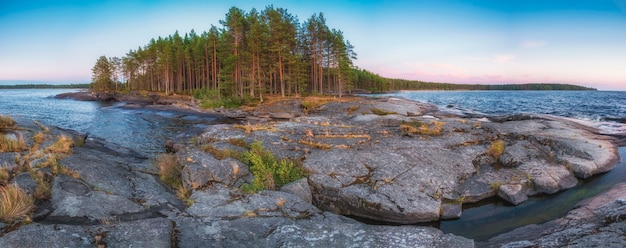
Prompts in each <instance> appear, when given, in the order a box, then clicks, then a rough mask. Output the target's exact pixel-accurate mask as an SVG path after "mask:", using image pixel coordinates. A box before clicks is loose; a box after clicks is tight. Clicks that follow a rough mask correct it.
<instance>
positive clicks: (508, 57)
mask: <svg viewBox="0 0 626 248" xmlns="http://www.w3.org/2000/svg"><path fill="white" fill-rule="evenodd" d="M516 59H517V56H515V54H496V55H493V56H492V57H491V61H492V62H495V63H498V64H507V63H509V62H512V61H515V60H516Z"/></svg>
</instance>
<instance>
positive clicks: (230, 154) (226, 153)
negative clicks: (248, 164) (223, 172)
mask: <svg viewBox="0 0 626 248" xmlns="http://www.w3.org/2000/svg"><path fill="white" fill-rule="evenodd" d="M202 150H203V151H205V152H207V153H208V154H211V155H213V157H215V158H216V159H218V160H224V159H226V158H234V159H237V160H240V159H241V157H242V156H243V155H242V152H238V151H235V150H232V149H224V150H220V149H217V148H215V147H213V146H212V145H205V146H203V147H202Z"/></svg>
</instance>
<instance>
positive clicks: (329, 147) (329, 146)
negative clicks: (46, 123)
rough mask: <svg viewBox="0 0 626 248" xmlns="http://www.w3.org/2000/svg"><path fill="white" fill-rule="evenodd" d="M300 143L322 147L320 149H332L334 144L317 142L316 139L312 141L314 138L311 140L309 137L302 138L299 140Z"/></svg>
mask: <svg viewBox="0 0 626 248" xmlns="http://www.w3.org/2000/svg"><path fill="white" fill-rule="evenodd" d="M298 143H299V144H302V145H306V146H310V147H313V148H317V149H320V150H330V149H331V148H333V146H332V145H330V144H325V143H322V142H315V141H312V140H309V139H301V140H299V141H298Z"/></svg>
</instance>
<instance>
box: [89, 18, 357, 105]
mask: <svg viewBox="0 0 626 248" xmlns="http://www.w3.org/2000/svg"><path fill="white" fill-rule="evenodd" d="M220 25H221V27H216V26H213V25H211V26H210V28H209V30H208V31H204V32H202V33H199V34H198V33H196V32H195V31H194V30H191V31H190V32H189V33H185V34H182V35H181V34H180V33H179V32H178V31H176V32H175V33H174V34H172V35H169V36H167V37H158V38H156V39H152V40H150V42H148V44H147V45H145V46H143V47H138V48H137V49H131V50H130V51H129V52H128V53H127V54H126V56H124V57H122V58H121V59H119V58H115V57H113V58H108V59H107V58H106V57H104V56H102V57H100V58H99V59H98V61H97V62H96V65H95V66H94V69H93V73H94V77H93V85H94V88H96V89H111V88H112V83H117V82H119V83H122V85H123V86H124V87H125V89H129V90H150V91H162V92H165V93H168V94H169V93H192V92H194V91H197V90H205V91H211V92H212V93H213V94H215V95H216V96H217V97H223V96H225V97H251V98H261V99H262V97H263V94H280V95H282V96H288V95H295V94H309V93H315V94H329V93H333V94H341V92H343V91H349V90H351V89H352V87H353V86H354V74H353V73H352V72H353V71H352V70H351V69H352V60H353V59H356V54H355V53H354V51H353V46H352V45H351V44H350V43H349V42H348V41H346V40H344V37H343V33H342V32H341V31H340V30H337V29H331V28H329V27H328V26H327V25H326V21H325V18H324V16H323V14H321V13H320V14H314V15H313V16H311V18H309V19H308V20H306V21H305V22H304V23H300V22H299V20H298V18H297V17H296V16H294V15H291V14H290V13H289V12H288V11H287V10H286V9H283V8H275V7H274V6H268V7H266V8H265V9H264V10H262V11H257V10H256V9H252V10H250V11H248V12H246V11H244V10H242V9H239V8H236V7H232V8H230V10H229V11H228V13H226V15H225V18H224V19H223V20H221V21H220ZM108 68H110V69H108ZM107 76H108V78H109V79H110V80H105V78H107ZM124 80H125V81H124Z"/></svg>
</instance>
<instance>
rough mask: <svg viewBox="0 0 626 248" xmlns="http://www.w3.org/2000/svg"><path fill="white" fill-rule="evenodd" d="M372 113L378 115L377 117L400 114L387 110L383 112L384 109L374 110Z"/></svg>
mask: <svg viewBox="0 0 626 248" xmlns="http://www.w3.org/2000/svg"><path fill="white" fill-rule="evenodd" d="M370 111H372V113H373V114H377V115H397V114H398V113H396V112H393V111H387V110H382V109H377V108H372V109H371V110H370Z"/></svg>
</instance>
